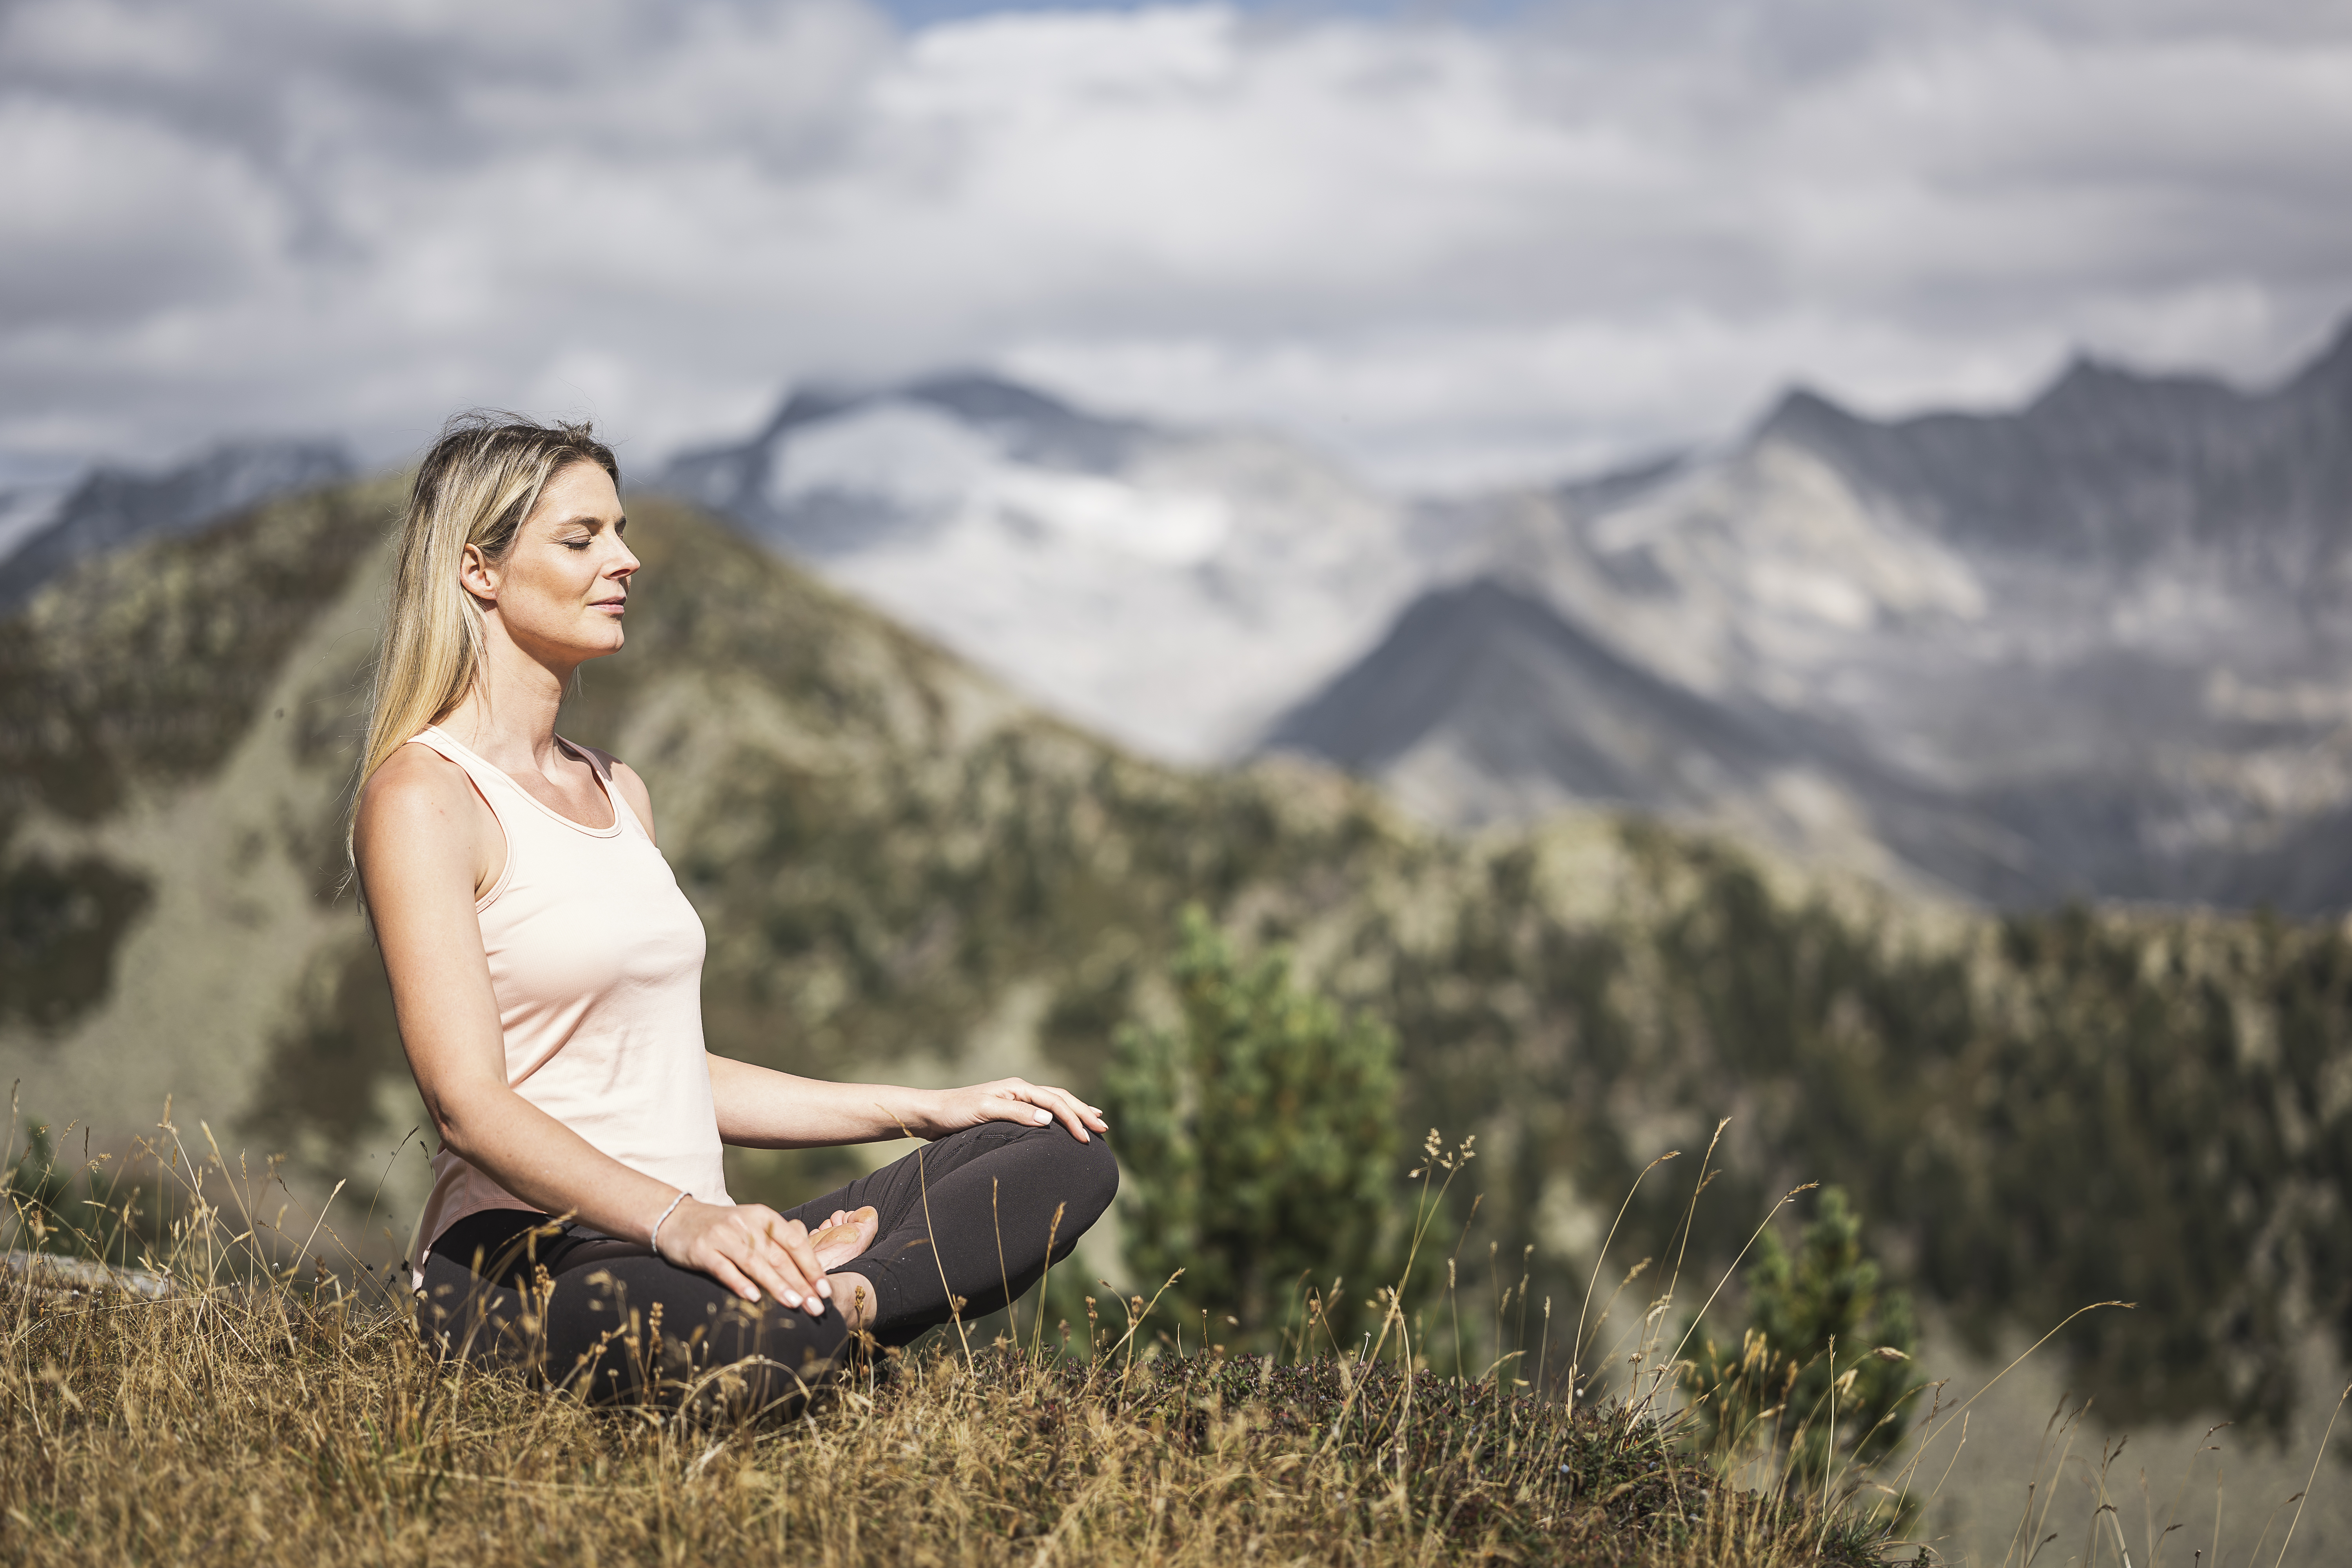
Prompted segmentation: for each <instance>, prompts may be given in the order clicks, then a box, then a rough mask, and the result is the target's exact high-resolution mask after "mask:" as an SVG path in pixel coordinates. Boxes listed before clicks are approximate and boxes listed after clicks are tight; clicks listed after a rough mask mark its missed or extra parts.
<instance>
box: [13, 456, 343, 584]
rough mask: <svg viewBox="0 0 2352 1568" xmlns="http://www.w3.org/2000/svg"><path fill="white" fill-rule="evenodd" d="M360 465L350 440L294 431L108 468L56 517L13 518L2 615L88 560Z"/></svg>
mask: <svg viewBox="0 0 2352 1568" xmlns="http://www.w3.org/2000/svg"><path fill="white" fill-rule="evenodd" d="M351 475H352V459H351V454H350V453H349V452H347V451H345V450H344V448H343V447H342V445H341V443H340V442H336V441H318V440H300V439H290V438H278V439H269V440H251V441H224V442H221V443H220V444H218V445H217V446H215V447H212V448H211V449H210V450H209V451H206V452H204V453H202V454H200V455H199V456H197V457H194V458H190V459H189V460H188V461H186V462H184V463H182V464H180V465H178V466H176V467H173V468H166V469H163V470H162V471H160V472H152V473H151V472H146V471H143V470H134V469H131V468H115V467H101V468H97V469H94V470H92V471H91V472H90V473H89V474H88V475H86V476H85V477H84V478H83V479H81V481H80V482H79V483H78V484H76V485H75V486H73V487H72V488H71V489H68V490H66V491H64V492H63V493H62V494H61V495H59V496H58V498H57V500H56V502H55V506H56V510H55V512H54V514H53V515H52V516H50V517H48V518H47V520H45V521H41V522H39V523H37V524H30V523H29V521H28V520H26V519H21V518H18V519H10V520H9V521H11V522H12V523H14V524H15V527H14V528H12V530H11V532H12V533H14V534H16V542H15V544H14V547H13V548H11V549H6V550H5V551H0V562H5V567H6V570H5V572H0V613H5V612H6V611H9V610H12V609H15V608H16V607H17V606H18V605H22V604H24V603H25V602H26V600H27V599H30V598H31V597H32V596H33V595H34V594H35V593H36V592H37V591H38V590H39V588H40V587H41V585H42V584H45V583H47V581H49V579H50V578H52V577H55V576H57V575H58V574H59V573H61V572H64V571H66V570H68V568H70V567H72V566H73V565H74V564H76V563H79V562H82V561H88V560H90V559H92V558H94V557H96V556H100V555H104V554H107V553H108V552H111V551H115V550H120V549H121V548H122V547H124V546H125V545H128V544H131V543H135V542H138V541H140V540H142V539H146V538H149V537H151V536H152V535H155V534H170V533H184V532H187V531H190V530H192V529H196V528H201V527H203V526H204V525H205V524H206V523H209V522H212V521H215V520H217V519H219V518H222V517H225V516H226V515H228V514H229V513H231V512H236V511H242V510H246V509H247V508H248V507H250V506H253V505H255V504H256V503H257V502H260V501H263V500H268V499H269V498H270V497H272V496H278V495H286V494H289V493H291V492H293V491H296V490H306V489H316V488H317V487H319V486H321V485H328V484H333V483H336V482H338V481H340V480H342V479H349V478H350V477H351ZM37 499H38V498H37V497H27V498H26V500H27V501H28V503H29V502H31V501H34V500H37Z"/></svg>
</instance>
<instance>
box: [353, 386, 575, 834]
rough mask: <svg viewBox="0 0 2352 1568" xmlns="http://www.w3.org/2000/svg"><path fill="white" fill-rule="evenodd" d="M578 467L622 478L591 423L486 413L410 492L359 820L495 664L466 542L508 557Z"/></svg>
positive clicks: (455, 423)
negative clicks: (463, 579) (377, 788)
mask: <svg viewBox="0 0 2352 1568" xmlns="http://www.w3.org/2000/svg"><path fill="white" fill-rule="evenodd" d="M574 463H593V464H595V465H596V466H597V467H598V468H602V469H604V471H605V472H606V473H607V474H610V475H611V476H612V477H613V483H614V485H616V486H617V485H618V484H619V483H620V482H621V466H620V464H619V462H618V461H617V460H615V459H614V456H613V449H612V448H611V447H607V446H605V445H604V443H603V442H601V441H599V440H597V439H596V436H595V431H594V430H593V427H592V426H589V425H587V424H584V423H583V424H579V425H566V424H562V423H560V422H559V423H556V424H552V425H541V424H540V423H538V422H537V421H536V420H531V419H526V418H524V417H523V416H521V415H520V414H504V413H498V412H494V411H487V410H482V409H476V410H474V411H472V412H470V413H467V414H460V415H458V416H456V417H455V418H453V419H451V420H450V421H449V422H448V423H447V424H446V425H444V426H442V427H441V438H440V439H439V440H437V441H436V442H435V443H434V444H433V449H432V450H431V451H429V452H427V453H426V454H425V461H424V463H423V464H422V465H421V466H420V467H419V468H417V470H416V482H415V484H414V485H412V486H411V487H410V488H409V491H408V510H407V512H406V514H405V515H404V517H403V518H402V520H401V525H400V559H399V562H398V563H397V564H396V565H395V566H394V572H393V580H392V601H391V603H390V605H387V606H386V609H385V613H384V617H383V646H382V647H381V648H380V650H379V651H378V653H377V656H376V665H375V689H374V691H373V694H372V696H371V699H370V703H369V716H368V731H367V749H366V750H365V751H364V752H362V754H361V759H360V772H359V780H358V782H357V784H355V785H354V786H353V788H352V820H351V821H349V822H346V824H345V826H344V833H343V847H344V851H345V853H346V854H347V855H348V854H349V852H350V849H351V841H352V832H351V830H352V826H353V825H354V824H355V823H356V821H357V818H358V814H359V800H360V796H361V795H362V794H363V793H364V792H365V791H366V789H367V783H368V780H370V779H372V778H373V777H374V776H375V771H376V769H378V768H380V767H382V766H383V764H384V763H385V762H386V761H388V760H389V759H390V758H391V756H392V754H393V753H394V752H396V751H398V750H400V748H401V747H402V746H404V745H405V744H407V743H408V742H409V741H410V740H411V739H413V738H414V737H415V734H416V732H417V731H420V730H422V729H424V728H425V725H427V724H431V723H435V722H437V721H440V720H442V719H445V718H446V717H447V716H448V714H449V711H450V710H452V709H454V708H456V707H457V704H458V703H460V702H462V701H464V700H465V699H466V695H467V692H469V691H471V690H472V689H473V688H474V683H475V680H476V679H478V676H479V674H480V672H481V668H482V659H483V642H482V622H481V612H480V610H479V609H478V607H477V606H476V605H475V604H474V600H473V596H472V595H470V594H468V593H467V591H466V588H465V585H464V584H462V583H460V582H459V581H458V577H457V574H458V571H459V569H460V567H461V566H462V565H463V564H464V562H465V558H466V546H467V545H469V544H470V545H473V546H475V547H476V548H478V550H480V551H481V552H482V554H483V555H484V556H486V557H487V558H488V559H489V560H490V561H492V562H498V561H501V560H504V559H505V558H506V553H507V552H508V551H509V550H510V549H512V548H513V546H514V540H515V533H516V531H518V530H520V528H521V527H522V522H523V519H525V518H527V517H529V516H530V511H531V508H533V507H535V506H537V505H538V504H539V497H540V492H541V490H544V489H546V488H547V481H548V480H549V479H553V478H554V477H555V475H556V474H557V473H558V472H559V471H561V470H562V469H563V468H569V467H571V466H572V464H574Z"/></svg>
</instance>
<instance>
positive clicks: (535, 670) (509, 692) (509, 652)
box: [441, 613, 579, 772]
mask: <svg viewBox="0 0 2352 1568" xmlns="http://www.w3.org/2000/svg"><path fill="white" fill-rule="evenodd" d="M482 631H483V634H484V635H483V638H482V640H483V642H484V643H485V644H486V645H487V646H486V647H485V648H484V653H485V655H486V656H487V657H485V658H484V659H483V661H482V668H481V670H480V672H479V674H478V679H476V680H475V682H474V689H473V690H471V691H469V692H467V694H466V698H465V700H464V701H462V702H460V703H458V704H457V707H455V708H453V709H451V710H450V711H449V716H448V717H447V718H446V719H444V720H442V721H441V728H442V729H444V730H446V731H448V732H449V733H450V734H452V735H454V736H456V737H457V741H458V742H459V743H460V744H461V745H463V746H465V747H466V748H467V750H469V751H472V752H477V753H478V754H479V755H480V756H482V757H483V758H485V759H487V760H488V761H489V762H493V763H498V764H499V766H500V767H502V768H506V769H508V770H509V772H512V771H514V770H516V769H518V768H520V767H525V766H528V767H530V768H533V769H538V770H542V771H543V770H544V769H545V767H546V766H547V764H548V763H550V762H551V760H552V759H553V758H554V756H555V715H556V711H557V710H559V709H561V708H562V706H563V692H564V689H565V688H566V687H568V686H569V685H571V683H572V672H573V671H574V670H575V669H577V668H579V666H578V665H577V664H576V663H573V664H566V665H562V666H561V667H558V666H556V665H552V664H549V663H547V662H545V661H544V660H542V659H540V658H533V657H532V656H531V655H530V654H529V653H526V652H524V651H523V650H522V649H521V648H520V647H516V646H515V644H514V643H513V641H512V640H511V639H510V638H509V637H507V635H506V628H505V627H504V626H501V625H500V624H499V617H498V616H497V615H496V614H495V613H493V614H491V615H488V616H483V617H482Z"/></svg>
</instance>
